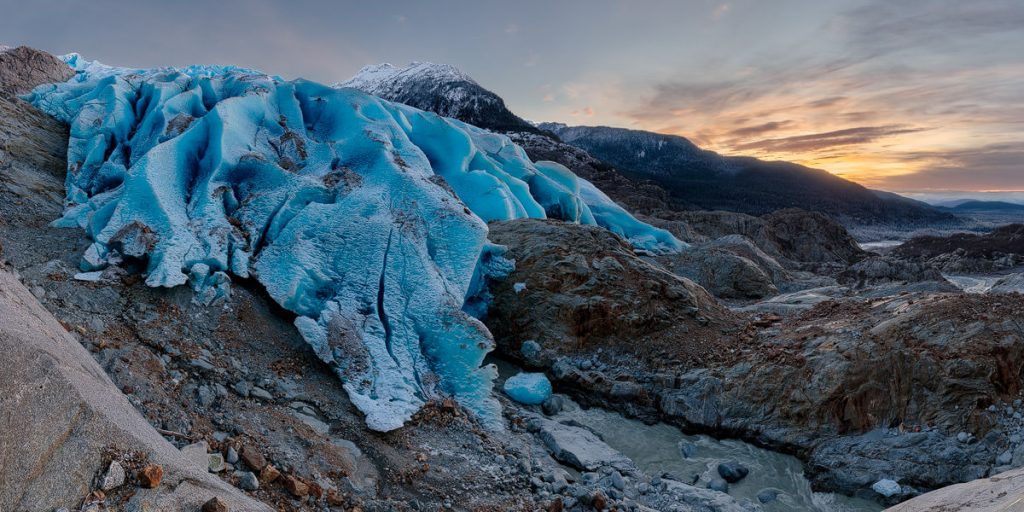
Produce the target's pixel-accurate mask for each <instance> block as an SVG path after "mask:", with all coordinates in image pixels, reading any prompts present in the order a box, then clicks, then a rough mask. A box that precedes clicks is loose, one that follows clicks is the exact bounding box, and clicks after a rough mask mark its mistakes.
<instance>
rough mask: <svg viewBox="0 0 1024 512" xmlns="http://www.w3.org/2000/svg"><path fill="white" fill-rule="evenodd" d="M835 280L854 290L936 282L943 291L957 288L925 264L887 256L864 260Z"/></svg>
mask: <svg viewBox="0 0 1024 512" xmlns="http://www.w3.org/2000/svg"><path fill="white" fill-rule="evenodd" d="M836 280H837V281H839V283H840V284H845V285H850V286H853V287H855V288H864V287H866V286H871V285H877V284H883V283H892V282H897V283H919V282H922V281H936V282H938V283H942V284H943V285H946V286H945V291H950V292H953V291H957V290H958V288H957V287H956V286H954V285H953V283H950V282H949V281H947V280H946V278H945V277H943V276H942V273H941V272H939V271H938V269H936V268H935V267H932V266H931V265H929V264H927V263H919V262H915V261H904V260H899V259H896V258H892V257H888V256H872V257H869V258H865V259H863V260H861V261H858V262H857V263H854V264H853V265H850V267H849V268H847V269H846V270H844V271H842V272H840V273H839V275H838V276H837V277H836Z"/></svg>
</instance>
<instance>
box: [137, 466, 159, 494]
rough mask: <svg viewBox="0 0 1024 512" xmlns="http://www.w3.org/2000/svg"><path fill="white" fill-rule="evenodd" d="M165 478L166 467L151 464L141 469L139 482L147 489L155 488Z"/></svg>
mask: <svg viewBox="0 0 1024 512" xmlns="http://www.w3.org/2000/svg"><path fill="white" fill-rule="evenodd" d="M163 478H164V468H163V467H161V466H160V465H159V464H149V465H147V466H146V467H144V468H142V471H139V483H140V485H142V486H143V487H145V488H146V489H155V488H156V487H157V486H159V485H160V480H162V479H163Z"/></svg>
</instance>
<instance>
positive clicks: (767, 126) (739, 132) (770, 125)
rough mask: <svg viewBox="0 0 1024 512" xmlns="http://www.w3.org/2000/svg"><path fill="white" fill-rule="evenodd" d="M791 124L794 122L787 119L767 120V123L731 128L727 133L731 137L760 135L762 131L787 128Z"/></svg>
mask: <svg viewBox="0 0 1024 512" xmlns="http://www.w3.org/2000/svg"><path fill="white" fill-rule="evenodd" d="M793 124H794V123H793V121H789V120H786V121H769V122H767V123H762V124H759V125H754V126H744V127H742V128H736V129H735V130H731V131H730V132H729V133H728V135H729V136H732V137H735V138H745V137H753V136H757V135H761V134H764V133H768V132H774V131H778V130H781V129H784V128H788V127H790V126H792V125H793Z"/></svg>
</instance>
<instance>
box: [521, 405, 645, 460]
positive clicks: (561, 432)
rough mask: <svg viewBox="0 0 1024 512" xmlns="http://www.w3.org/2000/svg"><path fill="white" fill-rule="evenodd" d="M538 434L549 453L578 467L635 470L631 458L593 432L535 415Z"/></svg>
mask: <svg viewBox="0 0 1024 512" xmlns="http://www.w3.org/2000/svg"><path fill="white" fill-rule="evenodd" d="M532 421H536V422H537V424H538V426H539V427H540V430H539V431H538V436H539V437H540V439H541V441H543V442H544V446H546V447H547V449H548V451H549V452H550V453H551V456H552V457H554V458H555V459H556V460H558V461H559V462H562V463H564V464H567V465H569V466H571V467H573V468H576V469H578V470H580V471H594V470H596V469H598V468H600V467H602V466H611V467H615V468H619V469H622V470H635V467H634V466H633V463H632V461H630V460H629V459H628V458H626V456H625V455H623V454H621V453H619V451H618V450H615V449H614V448H612V447H611V446H608V445H607V444H606V443H605V442H604V441H602V440H601V439H600V438H599V437H597V435H595V434H594V433H593V432H591V431H589V430H587V429H585V428H582V427H577V426H573V425H565V424H562V423H558V422H555V421H551V420H548V419H544V418H540V417H537V418H535V419H534V420H532Z"/></svg>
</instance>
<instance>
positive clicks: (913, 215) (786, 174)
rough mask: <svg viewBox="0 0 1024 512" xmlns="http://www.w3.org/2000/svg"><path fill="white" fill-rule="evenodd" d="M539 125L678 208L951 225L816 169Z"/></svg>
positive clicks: (939, 214)
mask: <svg viewBox="0 0 1024 512" xmlns="http://www.w3.org/2000/svg"><path fill="white" fill-rule="evenodd" d="M538 126H539V127H540V128H542V129H545V130H550V131H552V132H553V133H555V134H556V135H558V136H559V137H560V138H561V139H562V140H563V141H565V142H566V143H568V144H571V145H573V146H576V147H579V148H581V149H583V150H585V151H587V152H588V153H590V154H592V155H594V156H595V157H597V158H599V159H601V160H603V161H606V162H608V163H609V164H611V165H614V166H615V167H617V168H618V169H619V170H620V171H621V172H623V173H624V174H625V175H627V176H630V177H634V178H641V179H651V180H654V181H656V182H658V183H659V184H661V185H662V186H664V187H665V188H666V189H667V190H669V192H670V193H671V194H672V196H673V197H674V199H676V200H677V201H678V202H679V205H680V206H681V207H682V208H684V209H705V210H728V211H736V212H740V213H747V214H750V215H763V214H765V213H769V212H771V211H775V210H779V209H785V208H802V209H805V210H811V211H821V212H823V213H826V214H829V215H831V216H833V217H836V218H837V219H839V220H841V221H843V222H844V223H852V224H884V223H909V224H928V223H941V222H956V217H954V216H953V215H951V214H949V213H947V212H943V211H941V210H939V209H937V208H934V207H932V206H930V205H927V204H925V203H922V202H919V201H915V200H913V199H909V198H905V197H903V196H899V195H898V194H894V193H891V192H885V191H876V190H872V189H868V188H866V187H864V186H862V185H859V184H857V183H854V182H852V181H849V180H846V179H843V178H841V177H838V176H835V175H833V174H831V173H829V172H828V171H825V170H822V169H813V168H810V167H806V166H802V165H799V164H796V163H792V162H786V161H768V160H760V159H757V158H753V157H747V156H723V155H720V154H718V153H715V152H713V151H709V150H705V149H701V148H700V147H698V146H697V145H696V144H693V143H692V142H691V141H690V140H689V139H687V138H685V137H680V136H677V135H667V134H660V133H656V132H648V131H643V130H631V129H627V128H615V127H605V126H567V125H564V124H558V123H541V124H539V125H538Z"/></svg>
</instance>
